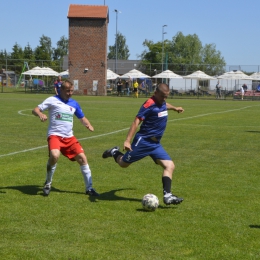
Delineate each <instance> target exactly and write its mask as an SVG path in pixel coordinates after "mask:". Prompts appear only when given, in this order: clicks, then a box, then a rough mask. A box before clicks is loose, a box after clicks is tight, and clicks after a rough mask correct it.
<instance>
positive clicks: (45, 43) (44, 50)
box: [34, 35, 53, 67]
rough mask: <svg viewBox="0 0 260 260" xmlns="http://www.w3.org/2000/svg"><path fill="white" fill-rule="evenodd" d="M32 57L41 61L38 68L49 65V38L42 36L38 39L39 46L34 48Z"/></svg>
mask: <svg viewBox="0 0 260 260" xmlns="http://www.w3.org/2000/svg"><path fill="white" fill-rule="evenodd" d="M34 55H35V59H36V60H40V61H41V64H38V66H40V67H42V66H50V65H51V60H52V56H53V51H52V46H51V38H50V37H47V36H45V35H42V37H41V38H40V45H39V46H37V47H36V48H35V50H34Z"/></svg>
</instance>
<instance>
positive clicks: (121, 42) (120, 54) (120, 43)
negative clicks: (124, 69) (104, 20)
mask: <svg viewBox="0 0 260 260" xmlns="http://www.w3.org/2000/svg"><path fill="white" fill-rule="evenodd" d="M116 42H117V59H119V60H128V58H129V56H130V54H129V49H128V46H127V44H126V38H125V36H123V35H122V34H121V33H120V32H119V33H117V36H116ZM108 48H109V52H108V55H107V57H108V58H109V59H115V58H116V43H115V44H114V45H112V46H108Z"/></svg>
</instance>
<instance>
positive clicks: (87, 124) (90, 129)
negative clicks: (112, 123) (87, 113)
mask: <svg viewBox="0 0 260 260" xmlns="http://www.w3.org/2000/svg"><path fill="white" fill-rule="evenodd" d="M80 122H81V123H82V124H83V125H84V126H85V127H86V128H87V129H88V130H89V131H91V132H93V131H94V127H93V126H92V125H91V124H90V122H89V120H88V119H87V118H86V117H82V118H81V119H80Z"/></svg>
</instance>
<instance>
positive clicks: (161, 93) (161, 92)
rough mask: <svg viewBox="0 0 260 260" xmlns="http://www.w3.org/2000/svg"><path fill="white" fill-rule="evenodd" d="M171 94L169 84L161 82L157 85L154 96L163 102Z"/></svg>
mask: <svg viewBox="0 0 260 260" xmlns="http://www.w3.org/2000/svg"><path fill="white" fill-rule="evenodd" d="M169 94H170V88H169V86H168V85H167V84H165V83H160V84H158V85H157V87H156V89H155V92H154V97H155V99H156V101H157V102H158V103H159V104H163V102H164V101H165V100H166V99H167V97H168V95H169Z"/></svg>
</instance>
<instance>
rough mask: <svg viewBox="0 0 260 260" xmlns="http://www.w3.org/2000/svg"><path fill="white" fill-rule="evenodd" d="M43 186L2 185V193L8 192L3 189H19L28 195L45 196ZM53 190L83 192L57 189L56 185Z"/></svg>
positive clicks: (0, 188) (0, 190) (0, 191)
mask: <svg viewBox="0 0 260 260" xmlns="http://www.w3.org/2000/svg"><path fill="white" fill-rule="evenodd" d="M42 188H43V187H42V186H38V185H24V186H7V187H0V193H6V192H5V191H2V190H6V189H9V190H18V191H20V192H22V193H24V194H27V195H42V196H43V191H42ZM51 192H64V193H76V194H82V192H75V191H63V190H60V189H56V188H55V187H53V186H52V187H51Z"/></svg>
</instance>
